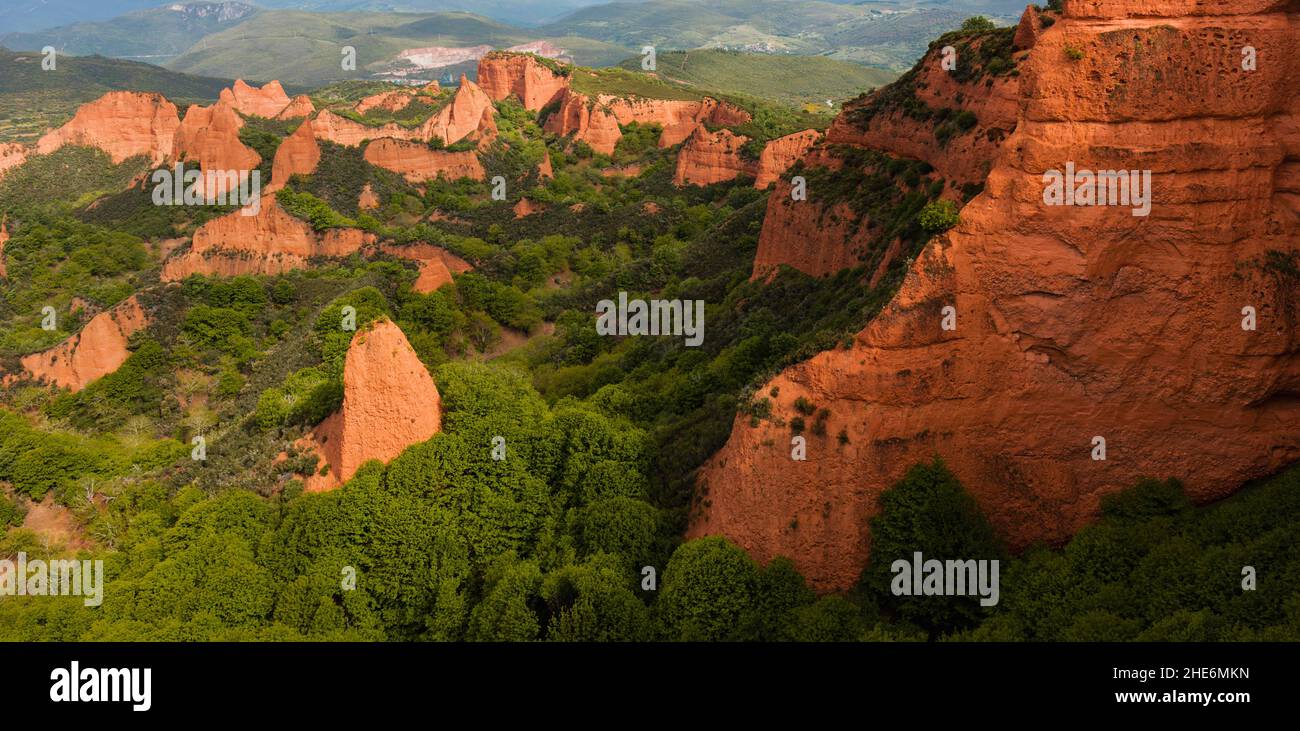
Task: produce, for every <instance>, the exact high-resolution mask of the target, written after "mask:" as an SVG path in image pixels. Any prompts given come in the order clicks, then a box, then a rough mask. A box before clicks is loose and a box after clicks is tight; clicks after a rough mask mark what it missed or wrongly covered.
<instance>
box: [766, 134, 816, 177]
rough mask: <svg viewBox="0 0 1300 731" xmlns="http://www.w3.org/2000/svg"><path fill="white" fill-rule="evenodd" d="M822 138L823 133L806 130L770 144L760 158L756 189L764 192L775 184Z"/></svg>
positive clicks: (779, 138)
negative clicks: (764, 189)
mask: <svg viewBox="0 0 1300 731" xmlns="http://www.w3.org/2000/svg"><path fill="white" fill-rule="evenodd" d="M821 138H822V133H821V132H818V131H817V130H815V129H806V130H804V131H802V132H795V133H794V134H789V135H786V136H785V137H778V138H776V139H774V140H772V141H771V142H768V143H767V144H766V145H764V146H763V152H762V153H761V154H760V155H759V156H758V173H757V177H756V178H755V179H754V187H755V188H758V189H760V190H762V189H763V188H766V187H767V186H769V185H771V184H772V183H775V182H776V179H777V178H779V177H781V176H782V175H784V174H785V171H787V170H789V169H790V168H791V167H792V166H793V165H794V164H795V163H796V162H798V161H799V160H800V159H801V158H803V156H804V155H805V154H807V152H808V150H809V149H811V148H812V146H813V145H815V144H817V142H818V141H819V140H821Z"/></svg>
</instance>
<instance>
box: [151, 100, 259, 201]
mask: <svg viewBox="0 0 1300 731" xmlns="http://www.w3.org/2000/svg"><path fill="white" fill-rule="evenodd" d="M243 126H244V120H243V119H241V118H240V117H239V115H238V114H236V113H235V110H234V108H232V107H231V106H230V105H229V104H228V103H226V102H217V103H216V104H213V105H212V106H210V107H201V106H199V105H197V104H195V105H193V106H191V107H190V108H189V109H188V110H186V112H185V119H184V120H183V121H182V122H181V125H180V127H179V128H177V130H176V134H175V136H174V137H173V142H172V154H171V156H172V158H173V159H176V160H184V161H187V162H193V163H198V165H199V167H200V168H202V169H203V170H204V171H240V172H241V174H246V173H247V172H249V171H252V170H255V169H256V168H257V166H258V165H259V164H260V163H261V162H262V156H261V155H258V154H257V152H256V151H254V150H252V149H251V148H249V147H248V146H246V145H245V144H244V143H243V142H241V141H240V140H239V130H240V129H241V128H242V127H243ZM218 179H219V180H220V179H221V178H218ZM219 192H221V191H219V190H218V191H214V193H219Z"/></svg>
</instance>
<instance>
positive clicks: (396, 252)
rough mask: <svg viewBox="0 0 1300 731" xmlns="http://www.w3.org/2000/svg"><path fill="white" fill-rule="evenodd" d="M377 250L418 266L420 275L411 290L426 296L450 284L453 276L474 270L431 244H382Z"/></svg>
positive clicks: (451, 254)
mask: <svg viewBox="0 0 1300 731" xmlns="http://www.w3.org/2000/svg"><path fill="white" fill-rule="evenodd" d="M378 250H379V251H382V252H383V253H385V254H388V255H389V256H396V257H400V258H402V259H409V260H411V261H414V262H416V263H417V264H419V267H420V274H419V277H418V278H417V279H416V280H415V283H414V284H413V285H412V286H411V288H412V289H413V290H415V291H416V292H419V293H420V294H428V293H430V292H433V291H436V290H437V289H438V288H439V287H441V286H443V285H444V284H451V282H452V275H453V274H462V273H464V272H468V271H470V270H471V269H473V268H474V267H473V266H471V265H470V263H469V262H467V261H465V260H464V259H462V258H460V257H459V256H456V255H455V254H453V253H451V252H450V251H447V250H446V249H444V248H442V247H441V246H434V245H432V244H425V243H416V244H408V245H405V246H398V245H396V244H384V245H381V246H379V247H378Z"/></svg>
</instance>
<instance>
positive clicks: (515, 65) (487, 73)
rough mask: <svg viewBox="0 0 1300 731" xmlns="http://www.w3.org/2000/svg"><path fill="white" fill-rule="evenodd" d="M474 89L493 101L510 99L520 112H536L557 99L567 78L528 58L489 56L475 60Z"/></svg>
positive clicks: (503, 55) (504, 55)
mask: <svg viewBox="0 0 1300 731" xmlns="http://www.w3.org/2000/svg"><path fill="white" fill-rule="evenodd" d="M478 85H479V86H480V87H482V89H483V92H484V93H485V94H487V95H488V96H489V97H491V98H492V99H493V100H494V101H501V100H503V99H506V98H507V97H510V96H514V97H516V98H518V99H519V101H520V102H521V103H522V104H523V105H524V109H527V110H529V111H530V112H536V111H539V110H541V109H542V108H543V107H545V106H546V105H547V104H550V103H551V102H553V101H556V100H557V99H559V97H560V95H562V94H563V93H564V91H565V90H566V89H568V88H569V78H568V77H567V76H563V75H561V74H557V73H555V72H554V71H552V70H551V69H550V68H548V67H547V66H546V64H543V63H542V62H540V61H539V60H538V59H537V57H536V56H533V55H531V54H520V53H506V52H493V53H489V54H487V55H485V56H484V57H483V58H481V59H479V62H478Z"/></svg>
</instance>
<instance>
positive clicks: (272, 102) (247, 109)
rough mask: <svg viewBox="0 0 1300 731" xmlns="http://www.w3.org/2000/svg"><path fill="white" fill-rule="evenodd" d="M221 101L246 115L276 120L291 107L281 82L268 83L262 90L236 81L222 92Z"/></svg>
mask: <svg viewBox="0 0 1300 731" xmlns="http://www.w3.org/2000/svg"><path fill="white" fill-rule="evenodd" d="M220 101H224V102H227V103H228V104H230V106H232V107H234V108H235V109H237V110H239V111H240V112H243V113H244V114H248V115H252V116H258V117H266V118H267V119H274V118H275V116H276V115H278V114H279V113H280V112H282V111H284V108H285V107H287V106H289V96H288V95H287V94H285V93H284V87H282V86H280V82H278V81H271V82H268V83H267V84H266V85H265V86H263V87H262V88H261V89H258V88H257V87H255V86H249V85H248V84H247V83H245V82H244V80H243V79H236V80H235V85H234V86H233V87H231V88H229V89H222V90H221V98H220Z"/></svg>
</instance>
